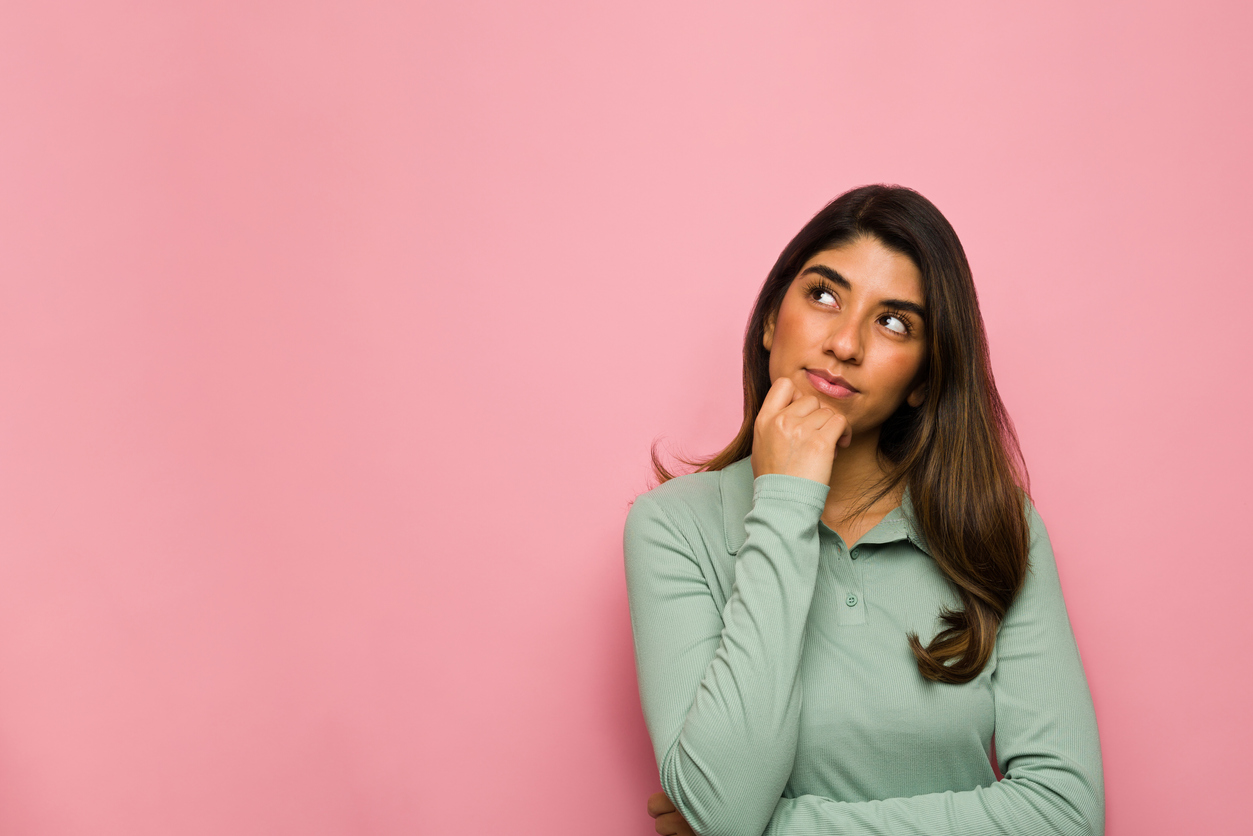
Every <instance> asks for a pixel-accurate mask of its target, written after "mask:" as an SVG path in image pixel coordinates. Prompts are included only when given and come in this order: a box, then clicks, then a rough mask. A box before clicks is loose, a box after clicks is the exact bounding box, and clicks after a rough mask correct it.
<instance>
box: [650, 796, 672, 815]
mask: <svg viewBox="0 0 1253 836" xmlns="http://www.w3.org/2000/svg"><path fill="white" fill-rule="evenodd" d="M675 809H676V808H675V806H674V803H673V802H672V801H671V800H670V797H669V796H667V795H666V794H665V793H664V792H655V793H653V794H652V795H650V796H649V797H648V815H650V816H652V817H653V818H657V817H658V816H660V815H664V814H665V813H673V812H674V811H675Z"/></svg>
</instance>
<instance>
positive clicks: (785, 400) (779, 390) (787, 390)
mask: <svg viewBox="0 0 1253 836" xmlns="http://www.w3.org/2000/svg"><path fill="white" fill-rule="evenodd" d="M795 392H796V385H795V384H793V383H792V381H790V380H788V379H787V378H786V377H781V378H779V379H778V380H776V381H775V382H774V383H772V384H771V385H770V391H769V392H767V393H766V397H765V400H763V401H762V402H761V409H760V410H759V411H758V414H759V415H773V414H774V413H776V412H778V411H779V410H781V409H783V408H784V407H785V406H787V405H788V404H790V403H791V402H792V400H793V396H794V394H795Z"/></svg>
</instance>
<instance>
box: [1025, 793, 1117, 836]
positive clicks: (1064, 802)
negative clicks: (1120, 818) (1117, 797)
mask: <svg viewBox="0 0 1253 836" xmlns="http://www.w3.org/2000/svg"><path fill="white" fill-rule="evenodd" d="M1036 790H1037V799H1038V801H1037V802H1036V804H1034V805H1033V806H1035V807H1036V810H1037V811H1038V812H1039V813H1041V814H1043V818H1044V820H1045V821H1047V822H1048V823H1049V825H1050V826H1048V827H1047V829H1046V830H1043V831H1041V832H1047V833H1049V834H1052V836H1105V793H1104V789H1103V787H1102V786H1101V785H1100V783H1099V782H1098V783H1097V785H1096V786H1093V785H1091V784H1088V783H1082V784H1079V785H1077V786H1068V787H1066V788H1065V789H1064V790H1063V789H1061V788H1059V787H1051V786H1048V785H1046V784H1036Z"/></svg>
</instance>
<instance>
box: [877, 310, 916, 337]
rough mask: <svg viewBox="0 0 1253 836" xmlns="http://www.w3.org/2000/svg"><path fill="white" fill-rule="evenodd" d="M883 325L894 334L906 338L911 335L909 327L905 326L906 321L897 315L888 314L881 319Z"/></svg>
mask: <svg viewBox="0 0 1253 836" xmlns="http://www.w3.org/2000/svg"><path fill="white" fill-rule="evenodd" d="M879 321H880V322H882V323H883V327H884V328H886V329H888V330H889V331H891V332H892V333H893V334H900V335H901V336H904V335H906V334H908V333H909V326H908V325H907V324H905V320H903V319H901V318H900V317H899V316H896V315H895V314H886V315H884V316H882V317H880V318H879Z"/></svg>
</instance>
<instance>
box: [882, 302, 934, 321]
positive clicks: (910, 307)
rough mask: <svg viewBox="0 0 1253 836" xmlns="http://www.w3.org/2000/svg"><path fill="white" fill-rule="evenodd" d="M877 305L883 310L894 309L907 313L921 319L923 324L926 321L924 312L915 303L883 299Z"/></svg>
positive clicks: (920, 306)
mask: <svg viewBox="0 0 1253 836" xmlns="http://www.w3.org/2000/svg"><path fill="white" fill-rule="evenodd" d="M879 304H880V305H882V306H883V307H885V308H895V309H896V310H898V311H908V312H909V313H911V314H913V315H914V316H916V317H918V318H919V319H921V320H922V321H923V322H926V321H927V312H926V310H924V309H923V307H922V305H919V304H918V303H917V302H906V301H905V300H904V299H884V300H883V301H882V302H880V303H879Z"/></svg>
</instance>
